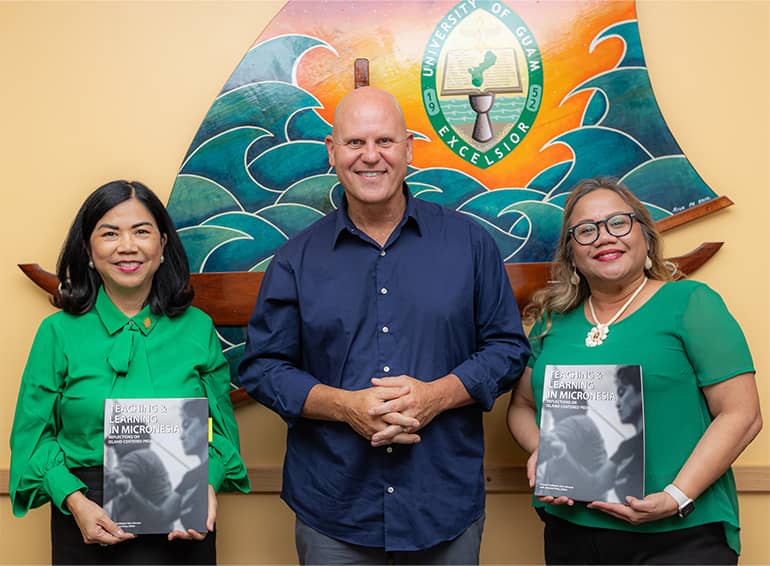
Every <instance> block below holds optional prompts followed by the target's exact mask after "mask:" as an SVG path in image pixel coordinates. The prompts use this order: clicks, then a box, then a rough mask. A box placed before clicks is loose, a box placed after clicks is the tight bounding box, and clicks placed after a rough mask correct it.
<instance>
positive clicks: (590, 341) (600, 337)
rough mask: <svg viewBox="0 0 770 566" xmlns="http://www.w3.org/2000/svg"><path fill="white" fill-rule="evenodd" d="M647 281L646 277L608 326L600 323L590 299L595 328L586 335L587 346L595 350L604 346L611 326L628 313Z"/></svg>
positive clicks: (589, 305) (608, 322)
mask: <svg viewBox="0 0 770 566" xmlns="http://www.w3.org/2000/svg"><path fill="white" fill-rule="evenodd" d="M647 281H649V279H647V277H645V278H644V281H642V284H641V285H639V287H637V289H636V291H634V292H633V294H632V295H631V296H630V297H629V298H628V300H627V301H626V302H625V303H624V304H623V306H622V307H620V309H618V312H616V313H615V314H614V316H613V317H612V318H611V319H609V320H608V321H607V323H606V324H602V323H601V322H599V319H598V318H597V317H596V311H595V310H594V304H593V302H592V301H591V297H588V310H590V311H591V318H592V319H593V323H594V327H593V328H591V330H589V331H588V334H587V335H586V346H588V347H589V348H595V347H596V346H601V345H602V343H603V342H604V341H605V340H606V339H607V335H608V334H609V333H610V324H612V323H613V322H615V321H616V320H617V319H618V318H620V315H622V314H623V313H624V312H625V311H626V309H627V308H628V305H630V304H631V303H633V302H634V299H635V298H636V297H637V296H639V293H641V292H642V289H644V286H645V285H647Z"/></svg>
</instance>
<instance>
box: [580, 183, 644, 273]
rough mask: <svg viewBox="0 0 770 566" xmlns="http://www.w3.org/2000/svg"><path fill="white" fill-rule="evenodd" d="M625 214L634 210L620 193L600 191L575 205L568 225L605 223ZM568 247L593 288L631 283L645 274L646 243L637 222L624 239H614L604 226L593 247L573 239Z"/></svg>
mask: <svg viewBox="0 0 770 566" xmlns="http://www.w3.org/2000/svg"><path fill="white" fill-rule="evenodd" d="M625 212H634V210H633V208H631V206H630V205H629V204H628V203H626V202H625V201H624V200H623V199H622V198H621V197H620V196H619V195H618V194H617V193H615V192H613V191H610V190H607V189H597V190H595V191H592V192H590V193H588V194H587V195H585V196H584V197H582V198H581V199H580V200H579V201H577V202H576V203H575V207H574V209H573V210H572V214H571V216H570V218H569V225H570V226H574V225H575V224H578V223H579V222H585V221H593V222H595V221H598V220H605V219H607V218H609V217H611V216H613V215H615V214H618V213H625ZM569 245H570V246H571V249H572V257H573V261H574V262H575V266H576V267H577V269H578V271H580V273H582V274H583V276H584V277H585V278H586V280H587V281H588V284H589V286H591V287H594V286H595V285H601V284H606V283H618V284H621V285H624V284H628V283H630V282H632V281H635V280H636V279H637V278H639V277H641V276H642V274H643V273H644V261H645V258H646V257H647V240H646V239H645V236H644V232H643V231H642V227H641V225H640V224H639V222H637V221H636V220H634V223H633V226H632V228H631V231H630V232H629V233H628V234H627V235H625V236H621V237H616V236H613V235H611V234H609V233H608V232H607V229H606V227H605V225H604V224H601V225H600V227H599V238H598V239H597V240H596V241H595V242H594V243H593V244H589V245H587V246H584V245H580V244H578V243H577V242H576V241H575V240H574V238H570V243H569Z"/></svg>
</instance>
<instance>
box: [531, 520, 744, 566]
mask: <svg viewBox="0 0 770 566" xmlns="http://www.w3.org/2000/svg"><path fill="white" fill-rule="evenodd" d="M537 513H538V515H539V516H540V519H541V520H542V521H543V522H544V523H545V531H544V535H543V538H544V545H545V562H546V564H549V565H555V564H737V563H738V555H737V554H736V553H735V551H734V550H733V549H732V548H730V547H729V546H728V545H727V541H726V540H725V531H724V527H723V526H722V524H721V523H709V524H706V525H700V526H698V527H689V528H686V529H679V530H676V531H668V532H663V533H634V532H628V531H618V530H614V529H597V528H593V527H583V526H581V525H576V524H575V523H571V522H569V521H565V520H564V519H560V518H559V517H554V516H553V515H550V514H548V513H546V512H545V511H544V510H543V509H537Z"/></svg>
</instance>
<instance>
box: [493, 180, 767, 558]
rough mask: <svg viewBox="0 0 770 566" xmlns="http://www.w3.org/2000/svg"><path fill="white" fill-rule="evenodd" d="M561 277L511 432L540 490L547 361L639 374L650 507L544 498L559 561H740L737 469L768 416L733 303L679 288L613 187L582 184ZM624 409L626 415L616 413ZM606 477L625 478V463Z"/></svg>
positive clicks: (570, 213)
mask: <svg viewBox="0 0 770 566" xmlns="http://www.w3.org/2000/svg"><path fill="white" fill-rule="evenodd" d="M552 279H553V280H554V281H553V282H552V284H550V285H549V286H548V287H547V288H545V289H543V290H541V291H539V292H538V293H536V294H535V296H534V297H533V301H532V303H531V304H530V305H529V306H528V307H527V309H525V311H524V314H525V319H527V318H528V319H529V322H531V323H534V326H533V328H532V330H531V332H530V342H531V344H532V357H531V358H530V360H529V367H528V368H527V370H526V371H525V372H524V374H523V376H522V378H521V380H520V381H519V383H518V385H517V388H516V390H515V392H514V394H513V396H512V398H511V404H510V407H509V410H508V426H509V428H510V430H511V433H512V434H513V437H514V438H515V440H516V441H517V442H518V443H519V445H521V446H522V448H524V449H525V450H526V451H527V452H530V453H531V454H532V455H531V457H530V458H529V460H528V462H527V475H528V478H529V481H530V485H534V482H535V468H536V464H537V457H538V437H539V428H538V423H539V422H540V410H541V405H542V397H543V381H544V373H545V368H546V366H547V365H560V364H562V365H587V366H591V365H635V366H641V368H642V376H643V385H642V389H643V396H644V401H643V403H644V418H643V420H644V443H643V444H644V458H645V474H644V480H645V484H644V485H645V491H644V494H645V495H644V498H643V499H637V498H635V497H632V496H627V497H625V501H623V502H621V503H608V502H598V501H594V502H580V503H579V502H575V501H573V500H572V499H569V498H568V497H566V496H559V497H552V496H548V497H538V498H536V499H535V507H536V508H537V509H538V514H539V515H540V516H541V518H542V520H543V521H544V523H545V537H544V540H545V558H546V562H547V563H549V564H557V563H558V564H578V563H579V564H610V563H611V564H628V563H649V562H655V563H669V564H676V563H688V564H695V563H698V564H714V563H722V564H735V563H736V562H737V559H738V554H739V553H740V540H739V536H738V535H739V533H738V530H739V524H738V498H737V494H736V489H735V480H734V478H733V474H732V471H731V470H730V466H731V465H732V463H733V462H734V461H735V459H736V458H737V457H738V455H739V454H740V453H741V452H742V451H743V449H744V448H745V447H746V446H747V445H748V444H749V442H751V440H752V439H753V438H754V437H755V436H756V435H757V433H758V432H759V430H760V428H761V426H762V419H761V416H760V410H759V400H758V395H757V389H756V383H755V380H754V367H753V363H752V359H751V354H750V353H749V349H748V346H747V344H746V340H745V338H744V336H743V333H742V332H741V330H740V328H739V327H738V324H737V323H736V321H735V319H734V318H733V317H732V316H731V315H730V313H729V312H728V310H727V308H726V307H725V304H724V302H723V301H722V299H721V298H720V297H719V295H717V294H716V293H715V292H714V291H712V290H711V289H710V288H709V287H707V286H706V285H704V284H702V283H697V282H694V281H673V280H672V279H673V266H671V265H670V264H667V263H666V262H664V260H663V259H662V254H661V240H660V236H659V234H658V233H657V231H656V230H655V227H654V224H653V222H652V219H651V217H650V214H649V212H648V211H647V210H646V208H645V207H644V205H642V203H641V202H640V201H639V200H638V199H637V198H636V197H635V196H634V195H633V194H632V193H631V192H630V191H629V190H628V189H626V188H625V187H623V186H622V185H620V184H619V183H617V182H616V181H615V180H613V179H591V180H587V181H583V182H582V183H580V184H579V185H578V186H577V187H576V188H575V189H574V190H573V191H572V193H571V194H570V196H569V198H568V199H567V202H566V204H565V208H564V222H563V225H562V231H561V239H560V241H559V246H558V250H557V254H556V258H555V261H554V269H553V277H552ZM619 408H622V407H619ZM617 460H618V458H610V460H609V461H608V463H607V465H606V466H605V467H606V468H608V469H610V470H612V469H614V470H615V472H616V476H615V480H614V482H615V485H617V484H618V483H620V482H621V481H622V470H621V468H622V465H621V464H622V463H618V461H617Z"/></svg>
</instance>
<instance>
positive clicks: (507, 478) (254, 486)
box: [0, 466, 770, 495]
mask: <svg viewBox="0 0 770 566" xmlns="http://www.w3.org/2000/svg"><path fill="white" fill-rule="evenodd" d="M248 472H249V479H250V480H251V493H253V494H271V493H272V494H277V493H280V492H281V475H282V472H281V467H280V466H261V467H255V468H249V469H248ZM733 473H734V474H735V481H736V484H737V486H738V493H770V466H735V467H734V468H733ZM484 475H485V478H486V484H487V492H488V493H520V494H526V493H531V492H532V490H531V489H530V488H529V485H528V484H527V476H526V472H525V468H524V466H487V467H486V469H485V470H484ZM0 495H8V469H0Z"/></svg>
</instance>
